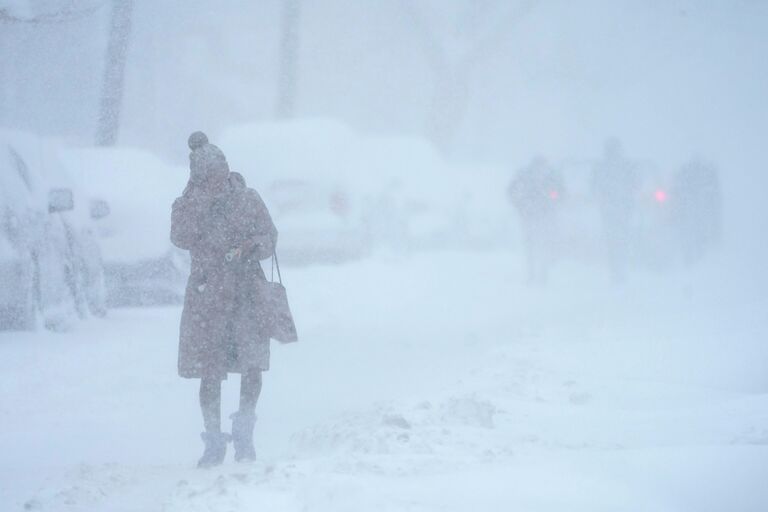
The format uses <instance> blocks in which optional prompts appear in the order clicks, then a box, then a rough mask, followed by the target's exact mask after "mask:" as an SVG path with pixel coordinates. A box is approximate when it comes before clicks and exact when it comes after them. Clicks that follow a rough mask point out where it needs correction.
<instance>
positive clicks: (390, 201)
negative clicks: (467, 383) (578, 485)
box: [214, 119, 508, 263]
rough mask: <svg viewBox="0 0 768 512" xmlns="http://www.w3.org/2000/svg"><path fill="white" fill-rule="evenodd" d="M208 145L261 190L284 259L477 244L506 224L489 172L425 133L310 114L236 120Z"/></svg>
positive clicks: (492, 173)
mask: <svg viewBox="0 0 768 512" xmlns="http://www.w3.org/2000/svg"><path fill="white" fill-rule="evenodd" d="M214 142H215V143H217V144H218V145H219V146H220V147H221V149H222V150H223V151H224V153H225V154H226V155H227V159H228V160H229V163H230V166H231V168H232V170H233V171H238V172H240V173H242V174H243V175H244V176H245V178H246V181H247V182H248V184H249V185H250V186H252V187H254V188H256V189H257V190H258V191H259V192H260V193H261V194H262V196H263V199H264V201H265V202H266V203H267V206H268V207H269V209H270V212H271V213H272V216H273V217H274V220H275V223H276V225H277V227H278V230H279V232H280V235H279V243H278V248H279V251H280V255H281V258H282V259H283V260H285V261H291V262H295V263H298V262H301V263H308V262H338V261H343V260H347V259H354V258H359V257H361V256H363V255H366V254H368V253H369V252H370V251H372V250H374V249H376V248H379V247H391V248H410V249H428V248H443V247H455V246H461V245H464V244H470V245H477V244H478V240H477V239H478V238H484V239H485V240H486V241H488V240H499V239H501V238H503V237H501V236H499V231H500V229H501V228H500V226H505V225H507V224H508V223H507V219H506V217H505V216H504V214H503V208H504V203H503V198H499V200H498V201H495V202H493V201H488V199H487V197H486V196H487V194H488V193H491V194H492V193H493V191H495V187H496V186H497V185H496V181H498V173H497V170H496V169H487V168H486V169H480V168H471V169H469V168H461V167H458V166H454V165H450V164H448V163H447V162H446V161H445V159H444V158H443V157H442V156H441V155H440V153H439V152H438V151H437V150H436V149H435V148H434V147H433V146H432V145H431V144H430V143H429V142H427V141H425V140H423V139H419V138H414V137H400V136H398V137H394V136H393V137H382V136H373V135H365V134H361V133H358V132H356V131H354V130H352V129H351V128H349V127H348V126H346V125H344V124H343V123H340V122H338V121H333V120H327V119H312V120H300V121H289V122H280V123H256V124H247V125H242V126H235V127H232V128H230V129H228V130H226V131H225V132H224V133H223V134H222V135H221V137H220V138H214ZM491 203H492V204H491Z"/></svg>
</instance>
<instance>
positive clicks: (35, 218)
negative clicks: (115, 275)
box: [0, 131, 106, 330]
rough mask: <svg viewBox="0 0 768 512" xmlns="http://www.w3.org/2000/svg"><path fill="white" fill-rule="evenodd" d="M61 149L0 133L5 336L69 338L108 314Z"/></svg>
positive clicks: (0, 299)
mask: <svg viewBox="0 0 768 512" xmlns="http://www.w3.org/2000/svg"><path fill="white" fill-rule="evenodd" d="M76 192H79V190H78V189H77V187H76V182H75V181H73V180H72V179H71V177H70V176H68V175H67V173H66V170H65V168H64V166H63V165H62V163H61V161H60V160H59V158H58V157H57V151H56V147H55V145H53V144H52V143H51V142H49V141H46V140H44V139H41V138H39V137H37V136H35V135H32V134H28V133H23V132H13V131H0V279H1V280H2V283H3V286H2V292H0V328H2V329H34V328H36V327H37V326H38V325H40V324H42V325H44V326H45V327H46V328H48V329H52V330H67V329H68V328H70V327H71V326H72V324H73V322H74V321H75V320H76V319H78V318H80V319H84V318H86V317H87V316H89V315H91V314H93V315H98V316H101V315H103V314H105V312H106V307H105V303H104V295H103V268H102V266H101V255H100V251H99V246H98V243H96V240H95V238H94V237H93V232H92V230H91V225H90V219H89V218H88V217H87V216H86V215H84V214H83V211H82V208H76V205H77V204H78V201H76V199H80V196H78V197H77V198H76V197H75V194H76Z"/></svg>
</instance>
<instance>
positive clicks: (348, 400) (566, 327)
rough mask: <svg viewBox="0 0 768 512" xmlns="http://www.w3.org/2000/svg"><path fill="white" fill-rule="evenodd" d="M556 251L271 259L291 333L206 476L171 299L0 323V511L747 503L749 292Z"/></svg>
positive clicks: (759, 350) (760, 355)
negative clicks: (74, 325)
mask: <svg viewBox="0 0 768 512" xmlns="http://www.w3.org/2000/svg"><path fill="white" fill-rule="evenodd" d="M569 270H573V269H568V268H563V269H560V270H559V271H558V272H557V273H555V275H554V276H553V286H551V287H550V288H548V289H545V290H537V289H529V288H526V287H524V286H521V285H520V281H521V276H520V272H519V265H518V262H517V261H516V260H515V258H514V256H512V255H510V254H507V253H503V252H500V253H487V254H475V253H466V254H465V253H446V254H426V255H420V256H417V257H412V258H403V259H399V258H378V259H373V260H369V261H363V262H359V263H354V264H348V265H344V266H335V267H319V266H318V267H310V268H302V269H291V270H288V271H287V272H285V273H286V274H287V275H286V276H285V277H286V278H287V285H288V287H289V293H290V295H291V299H292V303H293V307H294V310H295V311H294V312H295V315H296V317H297V323H298V328H299V332H300V336H301V338H302V340H301V342H300V343H299V344H296V345H289V346H275V347H274V351H273V359H272V370H271V371H270V372H269V373H268V374H267V375H266V378H265V387H264V392H263V395H262V400H261V402H260V404H259V411H258V413H259V418H260V419H259V422H258V424H257V428H256V438H257V451H258V452H259V454H260V460H259V462H257V463H256V464H253V465H239V464H235V463H233V462H228V463H226V464H225V465H224V466H222V467H221V468H217V469H214V470H208V471H198V470H196V469H194V463H195V460H196V458H197V456H198V455H199V452H200V451H201V449H202V446H201V443H200V440H199V437H198V435H199V431H200V428H201V427H200V419H199V416H198V414H199V412H198V409H197V404H196V399H197V388H196V384H197V383H196V382H194V381H185V380H182V379H179V378H178V377H176V372H175V363H176V360H175V357H176V340H177V328H178V321H179V314H180V310H179V309H178V308H167V309H145V310H117V311H112V312H111V313H110V316H109V318H108V319H106V320H97V321H90V322H88V323H85V324H82V325H80V326H79V327H78V329H77V330H76V331H75V332H72V333H69V334H59V335H56V334H47V333H24V334H17V333H3V334H0V421H2V432H3V434H2V436H0V510H2V511H6V510H9V511H10V510H23V509H27V510H52V511H70V510H71V511H94V510H99V511H101V510H103V511H145V512H149V511H161V510H162V511H198V510H199V511H229V510H260V509H263V510H311V511H326V510H327V511H345V510H350V511H352V510H354V511H360V510H371V511H373V510H393V511H394V510H397V511H403V510H409V511H428V510H430V511H431V510H435V511H437V510H440V511H460V510H505V511H506V510H533V511H550V510H558V511H559V510H567V511H569V512H571V511H578V510H584V511H599V510H606V511H623V510H626V511H651V510H654V511H655V510H658V511H676V510H681V511H687V510H696V511H708V510H712V511H716V510H738V511H756V512H757V511H764V510H768V485H766V482H768V394H767V393H766V391H768V370H767V369H768V347H767V346H766V343H765V341H764V340H765V339H766V338H767V336H766V334H767V333H768V319H766V318H765V315H764V312H765V311H766V310H768V308H767V307H766V306H767V305H768V304H766V300H765V298H764V297H763V295H764V294H761V293H760V292H759V287H757V286H756V287H755V288H754V289H753V288H750V287H749V286H750V285H749V284H743V283H733V282H729V281H728V279H727V277H726V276H722V275H717V274H716V275H715V276H714V277H712V278H709V279H708V280H707V282H701V281H697V280H695V279H694V277H695V276H685V277H683V276H675V277H674V278H671V277H669V276H657V275H643V276H638V277H637V278H636V279H634V280H633V281H632V282H630V283H629V284H628V285H627V286H626V287H625V288H623V289H621V290H617V289H614V288H612V287H610V286H607V284H606V283H604V280H605V279H604V277H603V276H602V274H600V273H599V272H578V273H577V272H570V271H569ZM713 274H714V273H713ZM724 304H727V305H728V307H723V305H724ZM224 389H225V406H224V414H228V413H229V412H232V411H234V408H235V403H236V391H237V379H231V381H230V382H228V383H226V384H225V388H224ZM260 507H261V508H260Z"/></svg>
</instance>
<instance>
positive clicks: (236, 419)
mask: <svg viewBox="0 0 768 512" xmlns="http://www.w3.org/2000/svg"><path fill="white" fill-rule="evenodd" d="M260 393H261V370H259V369H257V368H251V369H249V370H247V371H246V372H244V373H243V374H242V376H241V377H240V410H239V411H237V412H236V413H235V414H233V415H232V441H233V443H234V445H235V460H237V461H249V460H255V459H256V450H255V449H254V447H253V427H254V425H255V423H256V402H257V401H258V400H259V394H260Z"/></svg>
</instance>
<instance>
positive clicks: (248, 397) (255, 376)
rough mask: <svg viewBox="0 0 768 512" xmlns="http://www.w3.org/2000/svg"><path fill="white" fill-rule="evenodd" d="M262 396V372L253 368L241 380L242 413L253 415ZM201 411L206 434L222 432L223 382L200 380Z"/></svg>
mask: <svg viewBox="0 0 768 512" xmlns="http://www.w3.org/2000/svg"><path fill="white" fill-rule="evenodd" d="M259 394H261V370H259V369H258V368H251V369H249V370H248V371H246V372H245V373H243V374H242V376H241V378H240V412H241V413H245V414H253V413H254V412H255V411H256V402H258V400H259ZM200 409H201V410H202V411H203V424H204V425H205V430H206V432H221V380H219V379H216V378H208V377H203V378H202V379H200Z"/></svg>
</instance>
